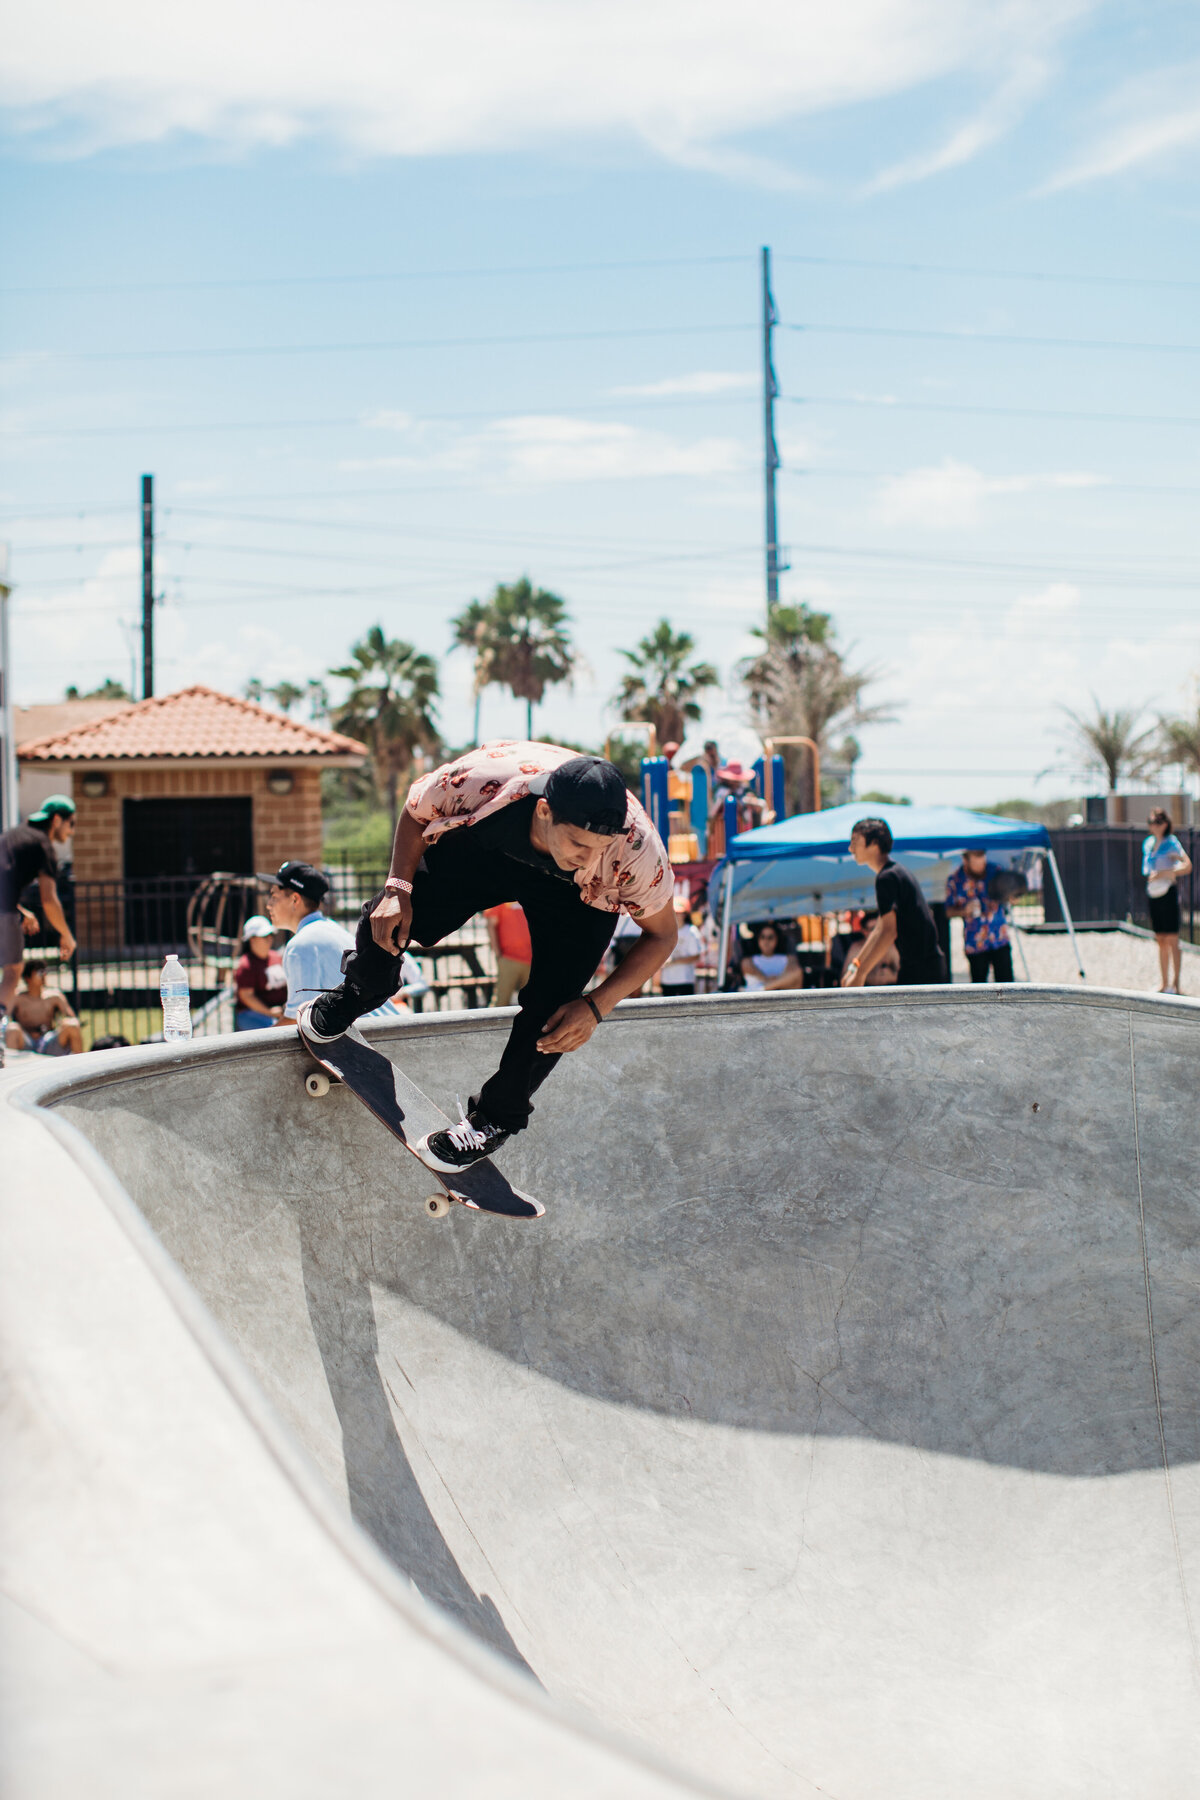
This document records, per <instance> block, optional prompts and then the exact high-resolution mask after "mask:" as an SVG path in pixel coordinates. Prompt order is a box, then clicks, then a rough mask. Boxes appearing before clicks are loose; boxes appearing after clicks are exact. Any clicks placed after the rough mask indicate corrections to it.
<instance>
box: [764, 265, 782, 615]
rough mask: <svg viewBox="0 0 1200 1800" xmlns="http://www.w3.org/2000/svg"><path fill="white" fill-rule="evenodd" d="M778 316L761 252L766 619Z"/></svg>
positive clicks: (774, 600)
mask: <svg viewBox="0 0 1200 1800" xmlns="http://www.w3.org/2000/svg"><path fill="white" fill-rule="evenodd" d="M778 323H779V315H778V313H777V312H776V311H775V298H774V296H773V294H772V293H771V252H770V250H769V249H768V248H767V246H766V245H765V244H764V245H763V252H762V361H763V476H764V480H765V485H766V501H767V517H766V527H767V618H768V620H770V617H771V614H772V613H773V612H774V611H775V608H776V607H777V606H778V604H779V571H780V567H781V564H780V561H779V534H778V530H777V527H776V521H775V471H776V469H777V468H778V467H779V446H778V445H777V444H776V442H775V401H776V397H777V396H778V393H779V383H778V382H777V381H776V379H775V359H774V355H773V350H772V336H773V333H774V330H775V327H776V325H777V324H778Z"/></svg>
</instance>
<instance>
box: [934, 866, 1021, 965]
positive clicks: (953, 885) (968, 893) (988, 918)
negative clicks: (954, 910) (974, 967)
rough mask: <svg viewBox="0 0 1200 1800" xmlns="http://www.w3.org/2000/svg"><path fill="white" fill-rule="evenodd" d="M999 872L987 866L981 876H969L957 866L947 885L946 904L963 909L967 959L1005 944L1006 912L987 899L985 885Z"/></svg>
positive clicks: (986, 887)
mask: <svg viewBox="0 0 1200 1800" xmlns="http://www.w3.org/2000/svg"><path fill="white" fill-rule="evenodd" d="M999 873H1000V865H999V864H998V863H991V862H990V863H988V864H987V865H986V867H985V868H984V871H983V874H982V875H969V874H968V873H967V867H966V864H965V863H960V864H959V866H958V868H957V869H955V870H954V872H953V874H952V875H951V876H950V878H949V880H948V881H947V882H946V905H947V906H962V907H965V908H966V916H965V917H964V919H963V949H964V950H965V951H966V953H967V955H968V956H974V955H975V953H976V951H978V950H1000V949H1003V947H1004V945H1005V944H1007V943H1008V941H1009V940H1008V909H1007V907H1004V906H1002V905H1001V904H1000V902H999V901H998V900H989V899H988V882H989V881H990V880H991V879H992V876H993V875H998V874H999Z"/></svg>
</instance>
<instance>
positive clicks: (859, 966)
mask: <svg viewBox="0 0 1200 1800" xmlns="http://www.w3.org/2000/svg"><path fill="white" fill-rule="evenodd" d="M895 942H896V915H895V913H894V912H885V913H881V914H880V915H879V917H878V918H877V919H876V921H875V923H874V924H873V925H872V927H871V931H870V935H869V936H868V938H867V941H866V943H865V944H864V945H863V947H862V949H861V950H860V951H859V953H858V955H857V956H855V957H852V958H851V960H850V961H849V962H848V963H847V964H846V972H845V974H844V975H843V976H842V986H843V987H865V985H866V980H867V976H868V975H869V974H870V972H871V970H872V969H873V968H874V967H875V964H876V963H877V962H879V961H880V960H881V959H882V958H883V957H884V956H886V955H887V953H888V951H889V950H890V949H891V947H892V945H893V944H894V943H895Z"/></svg>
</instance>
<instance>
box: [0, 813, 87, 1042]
mask: <svg viewBox="0 0 1200 1800" xmlns="http://www.w3.org/2000/svg"><path fill="white" fill-rule="evenodd" d="M74 829H75V802H74V801H73V800H70V799H68V798H67V796H66V794H51V796H50V798H49V799H48V800H43V802H42V804H41V806H39V807H38V809H37V811H36V812H33V813H30V815H29V817H28V819H27V820H26V821H25V823H24V825H14V826H13V827H12V829H11V830H10V831H3V832H0V1067H2V1066H3V1063H4V1039H5V1035H6V1030H7V1026H8V1014H9V1009H10V1007H11V1006H12V1003H13V1001H14V999H15V998H16V993H17V988H18V986H19V985H20V980H21V965H22V963H23V962H24V960H25V937H26V934H27V933H29V932H33V931H36V930H37V919H36V918H35V917H34V915H33V913H31V912H29V911H28V910H27V909H26V908H25V907H23V906H22V905H21V904H20V897H21V894H22V893H23V892H24V890H25V889H26V888H27V887H28V886H29V883H30V882H31V881H33V880H35V879H36V881H37V884H38V892H39V894H40V895H41V901H42V911H43V912H44V913H45V915H46V917H47V919H48V920H49V922H50V926H51V928H52V930H54V931H56V932H57V933H58V953H59V955H60V956H61V958H62V960H63V962H70V960H71V958H72V957H73V956H74V954H75V939H74V937H73V936H72V935H71V927H70V926H69V925H68V924H67V920H66V915H65V913H64V912H63V909H62V902H61V901H60V900H59V897H58V886H57V882H56V879H55V878H56V876H57V874H58V863H57V861H56V860H55V855H54V850H53V848H52V846H53V845H55V844H65V843H66V842H67V840H68V838H69V837H70V836H71V833H72V832H73V831H74Z"/></svg>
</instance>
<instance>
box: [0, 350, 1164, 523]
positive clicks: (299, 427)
mask: <svg viewBox="0 0 1200 1800" xmlns="http://www.w3.org/2000/svg"><path fill="white" fill-rule="evenodd" d="M736 329H737V330H739V331H741V330H750V329H752V327H750V326H745V327H743V326H740V325H739V326H737V327H736ZM746 398H747V396H745V395H712V396H706V397H705V398H704V399H703V400H692V399H689V400H687V401H686V402H685V401H682V400H680V401H675V400H668V401H662V402H659V401H651V402H647V403H646V404H650V405H659V404H669V405H675V404H681V405H682V404H687V405H710V404H713V403H714V402H717V403H725V402H728V401H730V400H736V401H737V402H738V404H743V403H744V402H745V400H746ZM780 403H781V404H783V405H791V406H835V407H836V406H851V407H858V406H869V407H881V408H883V409H884V410H888V411H892V412H932V413H948V414H957V415H962V416H965V417H968V418H971V417H974V418H1008V419H1058V420H1072V421H1077V422H1082V423H1084V424H1099V425H1189V426H1190V425H1200V417H1195V416H1193V415H1190V414H1181V413H1124V412H1076V411H1073V410H1066V409H1062V410H1055V409H1050V408H1044V407H1022V406H984V405H955V404H951V403H948V402H944V401H934V400H896V399H893V398H891V397H890V396H888V395H883V396H879V395H871V394H783V395H781V396H780ZM624 404H625V403H623V402H621V401H584V402H582V403H573V404H571V405H568V404H566V403H565V402H562V401H558V402H556V403H555V404H554V406H553V408H546V407H542V408H538V407H530V406H526V407H524V408H523V409H516V408H514V407H511V406H510V407H506V408H504V409H502V410H500V411H478V412H476V411H472V412H461V413H423V414H420V415H415V414H414V415H413V418H412V421H411V422H412V424H413V425H427V424H428V425H432V424H451V423H456V422H465V421H468V420H488V419H515V418H537V417H542V416H554V417H556V418H557V417H560V416H562V415H563V414H565V413H570V412H581V411H583V410H585V409H587V410H591V411H600V410H604V411H609V410H612V408H613V407H616V408H618V409H623V407H624ZM635 404H641V403H635ZM395 410H397V411H400V410H402V409H400V408H397V409H395ZM387 429H389V427H388V426H387V425H386V423H384V422H383V421H380V420H375V419H371V418H369V417H366V418H364V417H363V416H362V415H361V414H359V415H358V416H357V417H356V418H346V417H342V418H336V419H330V418H325V419H222V420H209V421H204V422H199V423H191V424H182V425H181V424H170V425H157V424H153V423H148V422H146V421H143V422H141V423H140V424H135V425H69V426H59V427H54V428H43V427H40V426H29V427H22V426H15V425H6V426H3V427H0V438H15V439H20V440H21V441H25V440H28V439H34V438H36V439H42V440H47V439H52V438H88V437H128V436H130V435H131V434H133V433H147V434H154V435H158V436H179V435H186V434H187V433H189V432H194V433H202V432H203V433H208V432H214V431H335V430H337V431H340V430H345V431H349V430H354V431H370V430H387ZM431 491H435V490H431Z"/></svg>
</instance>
